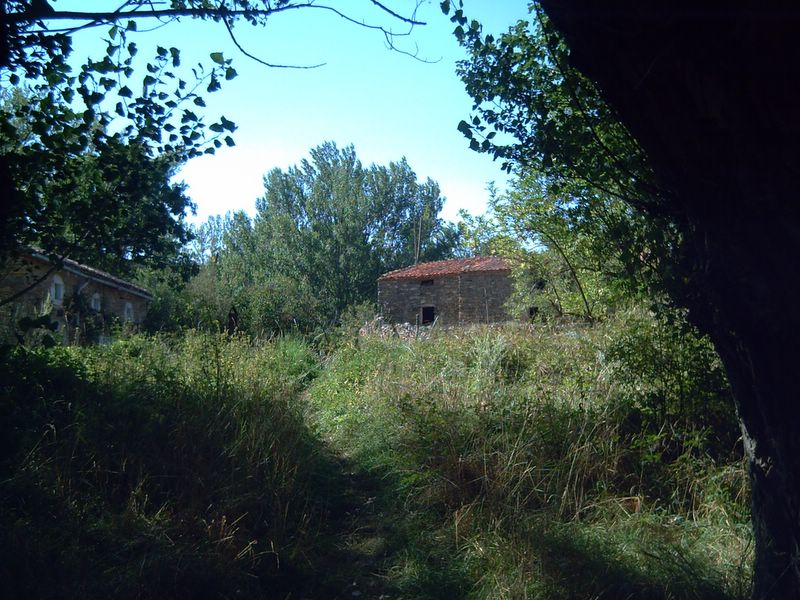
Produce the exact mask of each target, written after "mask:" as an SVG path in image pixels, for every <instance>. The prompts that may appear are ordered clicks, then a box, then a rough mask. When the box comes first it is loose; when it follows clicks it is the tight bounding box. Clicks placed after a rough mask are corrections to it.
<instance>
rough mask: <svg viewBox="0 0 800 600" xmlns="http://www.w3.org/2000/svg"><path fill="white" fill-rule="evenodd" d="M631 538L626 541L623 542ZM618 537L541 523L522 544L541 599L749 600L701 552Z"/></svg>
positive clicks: (577, 526) (649, 538)
mask: <svg viewBox="0 0 800 600" xmlns="http://www.w3.org/2000/svg"><path fill="white" fill-rule="evenodd" d="M621 535H626V536H627V537H626V538H622V537H620V536H621ZM657 536H658V534H655V535H653V536H648V535H641V536H639V537H638V538H637V537H635V534H632V533H631V532H628V533H627V534H619V533H618V532H612V531H611V530H606V531H605V535H604V530H603V529H602V528H599V527H593V528H584V527H583V525H582V524H581V523H567V524H563V523H556V522H551V523H549V524H547V523H540V524H539V525H538V526H533V527H531V528H530V529H529V530H527V531H526V533H525V535H524V536H523V537H521V538H520V539H519V543H520V544H522V545H524V546H526V547H527V548H528V549H529V551H530V555H531V556H533V557H535V558H534V561H535V568H536V570H537V571H538V573H539V576H540V579H541V580H540V582H539V586H537V587H539V589H543V590H545V593H544V594H541V595H540V596H541V597H543V598H544V597H546V598H556V599H564V600H566V599H573V598H574V599H576V600H577V599H579V598H580V599H583V598H595V599H597V600H618V599H625V600H744V599H745V598H748V597H749V593H748V589H747V588H748V586H747V585H746V584H741V582H742V581H744V579H745V576H744V574H742V577H741V579H740V581H739V583H740V585H739V586H738V589H736V591H731V589H732V588H736V587H737V586H736V585H734V583H735V582H726V581H725V580H724V578H723V576H722V575H721V574H720V573H719V572H717V571H716V570H715V569H714V567H712V566H710V565H709V563H708V557H707V556H704V555H703V554H702V551H699V550H697V549H694V550H693V549H691V548H688V547H686V545H685V544H681V540H680V539H674V540H671V541H667V540H660V541H659V540H658V539H657Z"/></svg>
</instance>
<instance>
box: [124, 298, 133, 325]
mask: <svg viewBox="0 0 800 600" xmlns="http://www.w3.org/2000/svg"><path fill="white" fill-rule="evenodd" d="M123 316H124V318H125V322H126V323H132V322H133V304H131V303H130V302H126V303H125V312H124V313H123Z"/></svg>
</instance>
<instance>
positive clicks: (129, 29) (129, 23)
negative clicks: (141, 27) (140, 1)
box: [125, 20, 136, 31]
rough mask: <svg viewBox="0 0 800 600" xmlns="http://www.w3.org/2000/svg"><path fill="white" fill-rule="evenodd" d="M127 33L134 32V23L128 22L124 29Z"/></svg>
mask: <svg viewBox="0 0 800 600" xmlns="http://www.w3.org/2000/svg"><path fill="white" fill-rule="evenodd" d="M125 29H126V30H127V31H136V21H133V20H130V21H128V25H127V26H126V27H125Z"/></svg>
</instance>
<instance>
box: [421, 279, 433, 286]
mask: <svg viewBox="0 0 800 600" xmlns="http://www.w3.org/2000/svg"><path fill="white" fill-rule="evenodd" d="M419 284H420V285H421V286H427V285H433V279H424V280H422V281H420V282H419Z"/></svg>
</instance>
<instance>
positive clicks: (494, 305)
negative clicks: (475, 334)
mask: <svg viewBox="0 0 800 600" xmlns="http://www.w3.org/2000/svg"><path fill="white" fill-rule="evenodd" d="M460 282H461V285H460V290H459V299H460V304H459V314H460V315H461V317H460V320H461V322H462V323H497V322H500V321H508V320H509V316H508V313H507V312H506V307H505V304H506V302H507V301H508V298H509V296H511V276H510V275H509V273H508V272H507V271H489V272H480V271H476V272H474V273H462V274H461V276H460Z"/></svg>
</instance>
